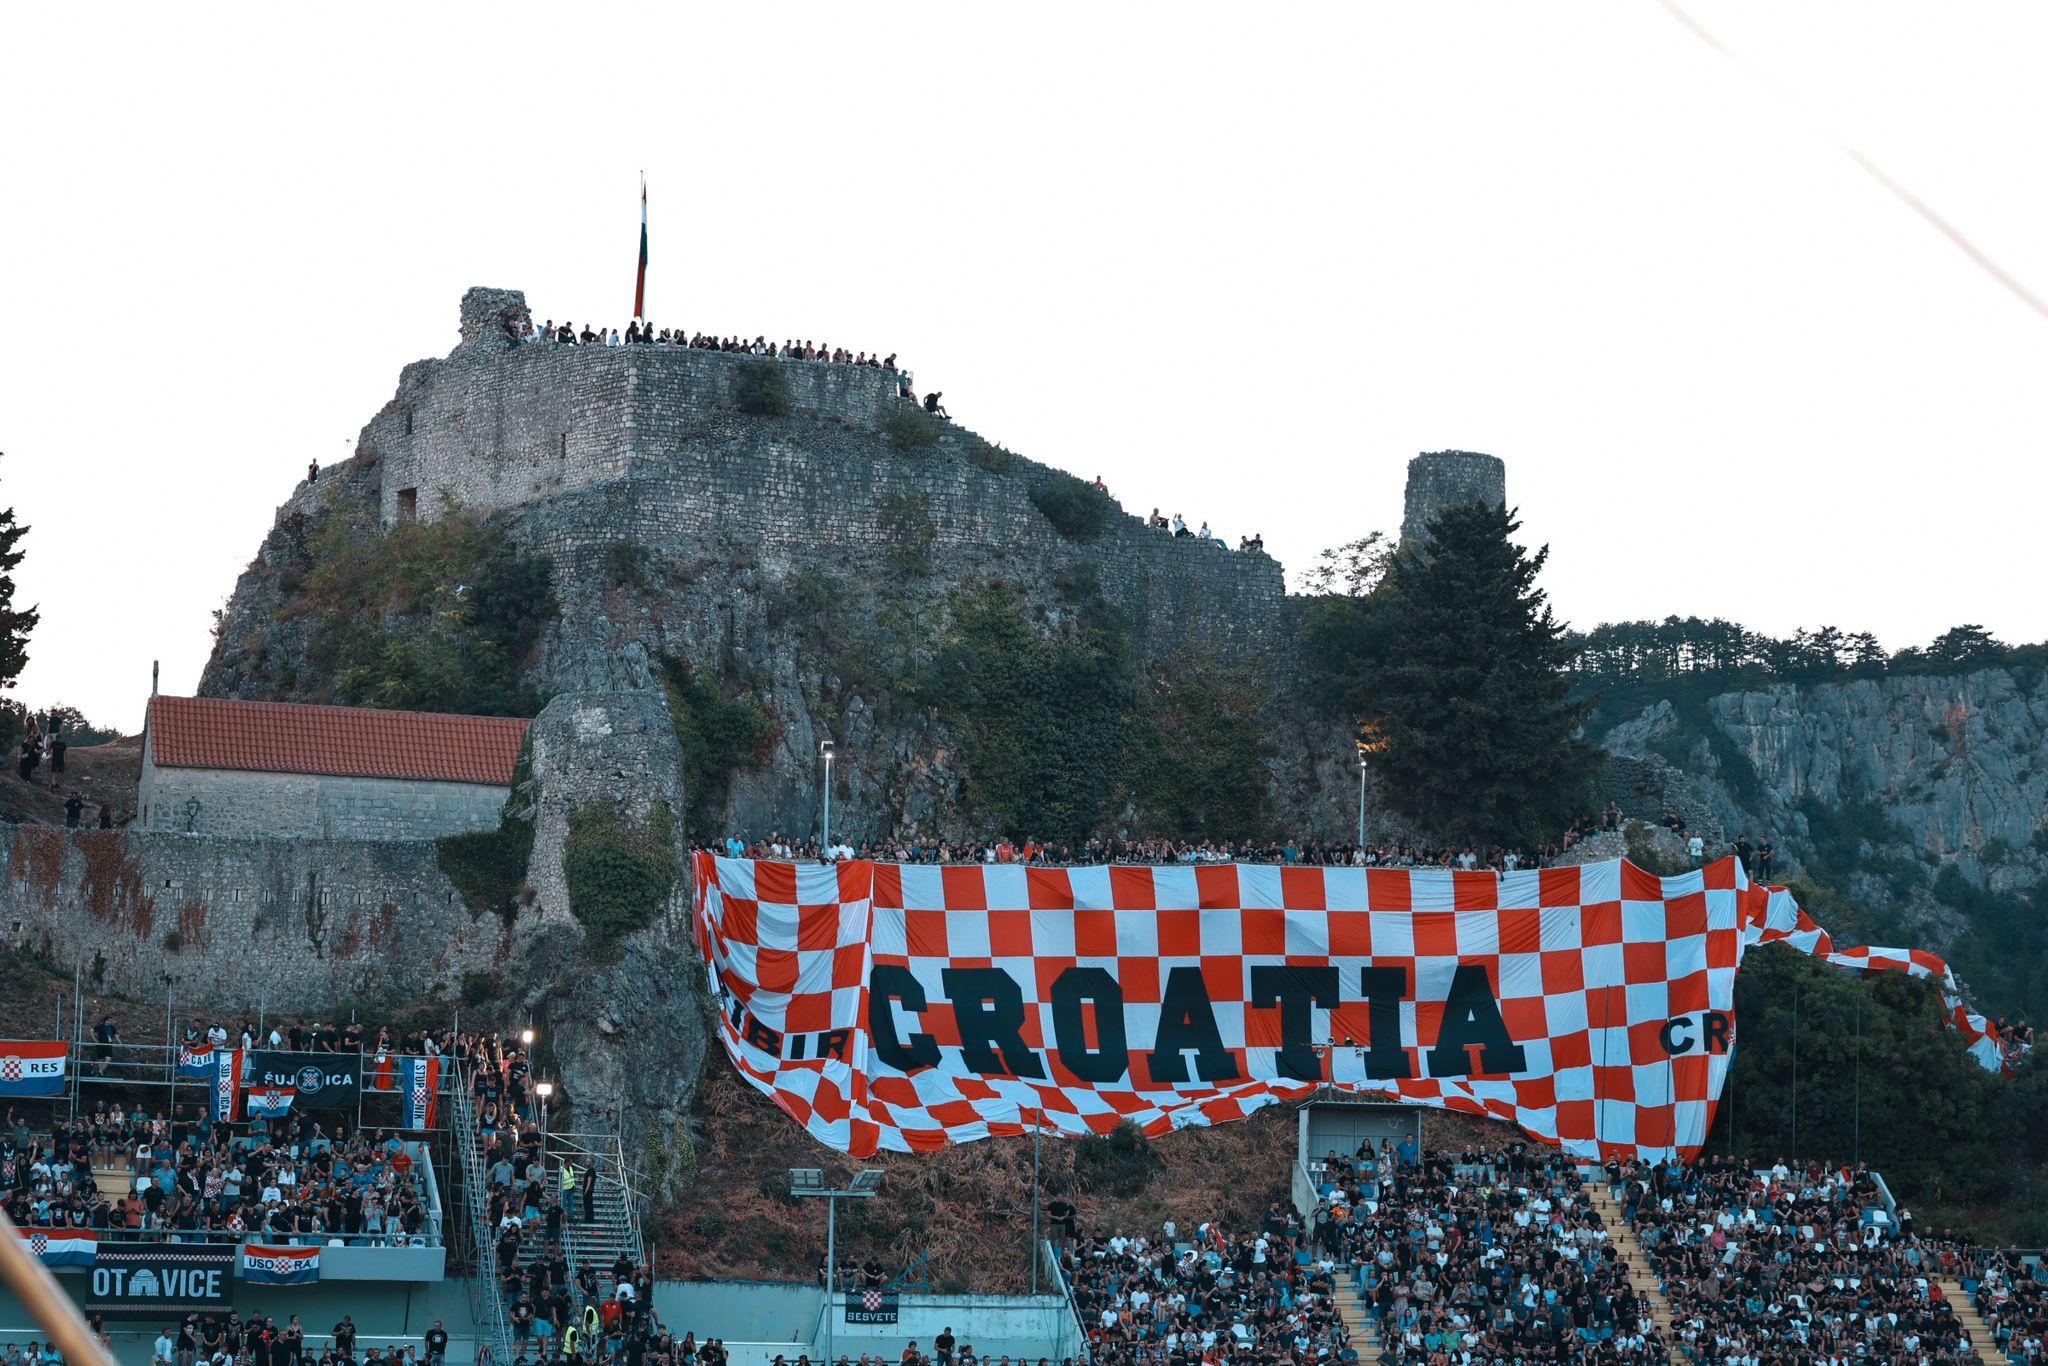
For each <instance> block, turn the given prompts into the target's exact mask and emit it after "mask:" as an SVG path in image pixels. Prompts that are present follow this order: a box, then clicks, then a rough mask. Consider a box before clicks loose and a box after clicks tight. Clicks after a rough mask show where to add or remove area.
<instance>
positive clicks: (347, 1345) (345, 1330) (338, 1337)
mask: <svg viewBox="0 0 2048 1366" xmlns="http://www.w3.org/2000/svg"><path fill="white" fill-rule="evenodd" d="M333 1336H334V1350H335V1351H337V1352H339V1353H341V1354H342V1355H343V1356H351V1357H352V1356H354V1355H355V1354H356V1321H355V1319H354V1317H353V1316H351V1315H348V1314H343V1315H342V1316H341V1322H340V1323H337V1324H335V1325H334V1334H333Z"/></svg>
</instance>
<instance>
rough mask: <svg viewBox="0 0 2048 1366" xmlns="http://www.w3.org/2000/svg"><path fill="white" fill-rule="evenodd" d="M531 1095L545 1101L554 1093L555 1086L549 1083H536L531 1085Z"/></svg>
mask: <svg viewBox="0 0 2048 1366" xmlns="http://www.w3.org/2000/svg"><path fill="white" fill-rule="evenodd" d="M533 1093H534V1094H535V1095H536V1096H539V1097H540V1098H541V1099H542V1100H546V1099H547V1098H548V1097H549V1096H552V1095H553V1094H554V1093H555V1084H554V1083H553V1082H551V1081H537V1082H535V1083H534V1084H533Z"/></svg>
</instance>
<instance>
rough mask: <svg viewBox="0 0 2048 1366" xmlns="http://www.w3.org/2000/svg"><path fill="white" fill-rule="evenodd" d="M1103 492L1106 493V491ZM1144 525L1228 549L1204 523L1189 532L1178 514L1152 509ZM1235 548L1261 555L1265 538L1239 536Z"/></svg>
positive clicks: (1220, 548) (1176, 537)
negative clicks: (1257, 552)
mask: <svg viewBox="0 0 2048 1366" xmlns="http://www.w3.org/2000/svg"><path fill="white" fill-rule="evenodd" d="M1095 487H1096V488H1097V489H1101V488H1102V480H1101V478H1100V477H1099V476H1098V477H1097V478H1096V480H1095ZM1104 491H1105V492H1106V490H1104ZM1145 525H1146V526H1148V527H1151V528H1152V529H1153V530H1154V531H1164V532H1166V533H1168V534H1169V535H1171V536H1172V537H1173V538H1174V539H1175V540H1177V541H1178V540H1190V541H1201V542H1203V543H1204V544H1206V545H1213V546H1215V547H1216V548H1217V549H1218V550H1228V549H1230V543H1229V542H1228V541H1225V540H1224V539H1223V538H1222V537H1221V536H1218V535H1216V534H1215V533H1214V532H1212V531H1210V530H1209V524H1208V523H1207V522H1206V521H1205V522H1203V523H1202V525H1201V526H1199V527H1197V528H1194V529H1192V530H1190V529H1189V527H1188V524H1187V521H1186V520H1185V519H1184V518H1182V516H1181V515H1180V514H1179V513H1178V512H1176V513H1174V514H1173V516H1171V517H1167V516H1164V515H1163V514H1161V512H1160V511H1159V509H1158V508H1153V509H1152V515H1151V516H1149V517H1147V518H1146V519H1145ZM1237 548H1238V550H1239V551H1240V552H1241V553H1244V554H1250V553H1252V552H1253V551H1259V552H1262V553H1263V552H1264V550H1265V549H1266V538H1265V537H1264V536H1261V535H1259V534H1258V533H1257V532H1253V533H1252V534H1251V535H1249V536H1240V537H1238V538H1237Z"/></svg>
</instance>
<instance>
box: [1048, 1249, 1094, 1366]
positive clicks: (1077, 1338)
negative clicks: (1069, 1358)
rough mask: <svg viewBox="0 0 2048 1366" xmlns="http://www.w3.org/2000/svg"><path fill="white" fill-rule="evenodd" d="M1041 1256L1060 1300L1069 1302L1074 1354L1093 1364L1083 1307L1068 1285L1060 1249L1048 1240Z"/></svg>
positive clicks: (1092, 1352) (1068, 1308) (1092, 1353)
mask: <svg viewBox="0 0 2048 1366" xmlns="http://www.w3.org/2000/svg"><path fill="white" fill-rule="evenodd" d="M1038 1250H1039V1255H1041V1256H1043V1257H1044V1258H1045V1269H1046V1273H1047V1274H1048V1275H1049V1276H1051V1278H1052V1283H1053V1285H1054V1286H1056V1287H1058V1289H1059V1295H1060V1298H1061V1299H1063V1300H1065V1301H1066V1302H1067V1314H1068V1316H1069V1317H1070V1318H1072V1319H1073V1321H1074V1354H1075V1356H1076V1357H1077V1358H1078V1359H1079V1360H1081V1361H1083V1362H1093V1361H1094V1360H1095V1351H1094V1349H1093V1348H1092V1347H1091V1346H1090V1345H1089V1343H1088V1324H1087V1321H1086V1320H1084V1319H1083V1318H1082V1317H1081V1306H1080V1304H1079V1303H1077V1302H1076V1301H1075V1299H1074V1287H1073V1286H1071V1285H1069V1284H1068V1283H1067V1273H1066V1272H1065V1270H1063V1269H1062V1268H1061V1266H1060V1252H1059V1248H1058V1247H1057V1246H1055V1245H1054V1243H1053V1241H1052V1239H1050V1238H1047V1239H1046V1240H1045V1241H1043V1242H1041V1243H1040V1244H1039V1245H1038Z"/></svg>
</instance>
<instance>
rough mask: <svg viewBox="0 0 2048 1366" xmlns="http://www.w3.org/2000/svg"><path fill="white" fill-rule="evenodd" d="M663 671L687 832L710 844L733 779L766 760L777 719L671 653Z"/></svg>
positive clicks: (662, 664) (722, 817)
mask: <svg viewBox="0 0 2048 1366" xmlns="http://www.w3.org/2000/svg"><path fill="white" fill-rule="evenodd" d="M659 667H660V671H661V686H662V691H663V692H665V693H666V694H667V695H668V716H669V724H671V725H672V726H674V727H675V732H676V743H677V744H679V745H681V746H682V749H683V791H684V794H685V801H686V802H687V803H688V805H687V806H686V807H685V809H684V811H683V829H684V831H685V833H687V834H688V836H689V837H690V839H691V840H692V841H694V842H696V843H698V844H706V843H709V842H710V841H712V840H714V839H716V838H717V837H718V836H719V835H721V834H723V833H724V830H723V826H724V822H725V799H726V793H727V792H728V791H730V790H731V787H732V775H733V774H735V773H737V772H738V771H739V770H741V769H743V768H752V767H753V766H754V765H755V764H758V763H760V762H761V761H762V760H763V759H765V758H767V757H768V748H769V746H770V745H772V744H773V743H774V741H775V719H774V718H773V717H771V716H769V715H768V713H767V712H766V711H765V710H764V709H763V708H762V706H761V704H760V703H758V702H756V701H754V699H752V698H751V697H734V698H728V697H726V696H725V695H724V694H723V693H721V692H719V690H718V689H717V687H716V686H714V685H712V684H710V683H708V682H706V681H705V680H704V679H703V678H702V677H700V676H699V675H698V674H697V672H696V671H695V670H693V669H691V667H690V666H689V665H688V664H687V663H685V662H684V661H683V660H680V659H678V658H676V657H675V656H673V655H664V656H663V657H662V659H661V661H660V666H659Z"/></svg>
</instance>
